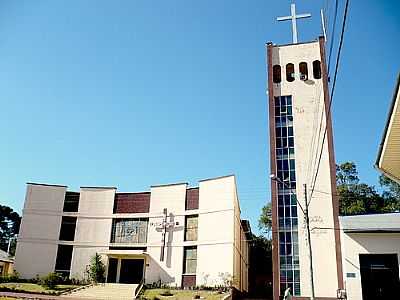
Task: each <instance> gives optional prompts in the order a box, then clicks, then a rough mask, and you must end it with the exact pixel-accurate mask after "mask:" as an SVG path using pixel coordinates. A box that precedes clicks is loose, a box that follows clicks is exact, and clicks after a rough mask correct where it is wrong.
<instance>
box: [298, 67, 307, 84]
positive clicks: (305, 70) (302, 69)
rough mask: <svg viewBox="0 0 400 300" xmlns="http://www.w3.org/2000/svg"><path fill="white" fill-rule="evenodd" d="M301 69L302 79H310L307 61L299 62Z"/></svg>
mask: <svg viewBox="0 0 400 300" xmlns="http://www.w3.org/2000/svg"><path fill="white" fill-rule="evenodd" d="M299 70H300V80H303V81H305V80H307V79H308V67H307V63H306V62H301V63H300V64H299Z"/></svg>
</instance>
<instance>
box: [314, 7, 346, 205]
mask: <svg viewBox="0 0 400 300" xmlns="http://www.w3.org/2000/svg"><path fill="white" fill-rule="evenodd" d="M349 1H350V0H346V6H345V10H344V16H343V22H342V31H341V34H340V42H339V48H338V55H337V57H336V65H335V74H334V77H333V84H332V90H331V99H330V101H329V106H328V112H327V114H326V122H327V120H329V118H330V115H331V108H332V102H333V99H334V95H335V87H336V80H337V74H338V69H339V63H340V55H341V52H342V47H343V39H344V33H345V28H346V20H347V13H348V8H349ZM321 126H322V124H321ZM321 126H320V128H322V127H321ZM327 129H328V126H325V131H324V136H323V139H322V145H321V151H320V153H319V158H318V164H317V169H316V173H315V177H314V180H313V183H312V185H311V193H310V200H309V202H311V200H312V196H313V193H314V189H315V182H316V181H317V177H318V173H319V169H320V165H321V158H322V152H323V149H324V147H323V145H324V143H325V138H326V133H327Z"/></svg>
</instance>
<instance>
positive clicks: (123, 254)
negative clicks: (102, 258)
mask: <svg viewBox="0 0 400 300" xmlns="http://www.w3.org/2000/svg"><path fill="white" fill-rule="evenodd" d="M99 254H103V255H107V256H110V257H117V258H146V257H147V256H148V253H147V252H145V251H143V250H116V249H114V250H105V251H101V252H99Z"/></svg>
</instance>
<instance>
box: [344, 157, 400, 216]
mask: <svg viewBox="0 0 400 300" xmlns="http://www.w3.org/2000/svg"><path fill="white" fill-rule="evenodd" d="M336 183H337V193H338V196H339V209H340V214H341V215H358V214H371V213H385V212H393V211H396V209H397V210H398V209H399V206H398V205H399V203H400V201H399V198H398V197H397V196H396V195H398V194H396V192H397V191H398V190H397V189H398V188H399V187H398V185H397V184H396V183H394V182H393V181H391V180H390V179H388V178H387V177H384V176H381V178H380V183H381V186H382V187H386V188H387V189H388V190H386V191H384V192H383V193H382V194H379V193H378V192H377V191H376V189H375V187H374V186H370V185H368V184H365V183H360V179H359V177H358V172H357V166H356V164H355V163H353V162H345V163H342V164H340V165H337V166H336ZM399 189H400V188H399ZM396 197H397V199H396Z"/></svg>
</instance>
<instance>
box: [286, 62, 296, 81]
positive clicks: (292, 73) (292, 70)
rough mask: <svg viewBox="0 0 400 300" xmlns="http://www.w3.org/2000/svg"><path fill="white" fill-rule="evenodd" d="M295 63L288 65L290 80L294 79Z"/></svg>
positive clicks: (287, 75) (287, 77)
mask: <svg viewBox="0 0 400 300" xmlns="http://www.w3.org/2000/svg"><path fill="white" fill-rule="evenodd" d="M294 75H295V74H294V64H287V65H286V80H287V81H289V82H292V81H294Z"/></svg>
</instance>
